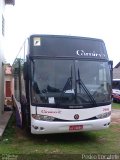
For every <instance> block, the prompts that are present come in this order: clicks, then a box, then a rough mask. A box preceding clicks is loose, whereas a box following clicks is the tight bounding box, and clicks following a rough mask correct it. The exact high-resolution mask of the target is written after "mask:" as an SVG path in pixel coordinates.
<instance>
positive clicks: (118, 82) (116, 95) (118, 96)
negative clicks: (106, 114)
mask: <svg viewBox="0 0 120 160" xmlns="http://www.w3.org/2000/svg"><path fill="white" fill-rule="evenodd" d="M112 98H113V102H120V79H113V81H112Z"/></svg>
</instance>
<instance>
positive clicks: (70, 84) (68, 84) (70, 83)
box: [62, 66, 73, 92]
mask: <svg viewBox="0 0 120 160" xmlns="http://www.w3.org/2000/svg"><path fill="white" fill-rule="evenodd" d="M72 80H73V75H72V66H71V75H70V77H68V79H67V82H66V83H65V85H64V87H63V89H62V92H64V91H65V90H69V89H71V90H72Z"/></svg>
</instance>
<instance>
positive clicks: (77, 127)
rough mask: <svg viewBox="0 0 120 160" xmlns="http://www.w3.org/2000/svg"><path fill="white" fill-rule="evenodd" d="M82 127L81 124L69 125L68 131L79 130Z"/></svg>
mask: <svg viewBox="0 0 120 160" xmlns="http://www.w3.org/2000/svg"><path fill="white" fill-rule="evenodd" d="M82 129H83V125H73V126H69V131H79V130H82Z"/></svg>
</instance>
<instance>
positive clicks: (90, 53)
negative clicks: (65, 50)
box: [76, 50, 105, 58]
mask: <svg viewBox="0 0 120 160" xmlns="http://www.w3.org/2000/svg"><path fill="white" fill-rule="evenodd" d="M76 54H77V55H78V56H84V57H99V58H101V57H105V54H100V53H96V52H95V51H93V52H85V51H84V50H77V51H76Z"/></svg>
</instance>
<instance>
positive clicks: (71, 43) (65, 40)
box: [29, 34, 108, 59]
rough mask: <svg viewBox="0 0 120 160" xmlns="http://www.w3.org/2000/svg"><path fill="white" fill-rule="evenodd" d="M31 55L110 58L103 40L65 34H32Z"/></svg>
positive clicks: (30, 38)
mask: <svg viewBox="0 0 120 160" xmlns="http://www.w3.org/2000/svg"><path fill="white" fill-rule="evenodd" d="M29 40H30V56H31V57H35V56H42V57H67V58H70V57H72V58H73V57H74V58H92V59H108V55H107V52H106V48H105V44H104V42H103V40H101V39H96V38H88V37H78V36H64V35H39V34H35V35H31V36H30V37H29Z"/></svg>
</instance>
